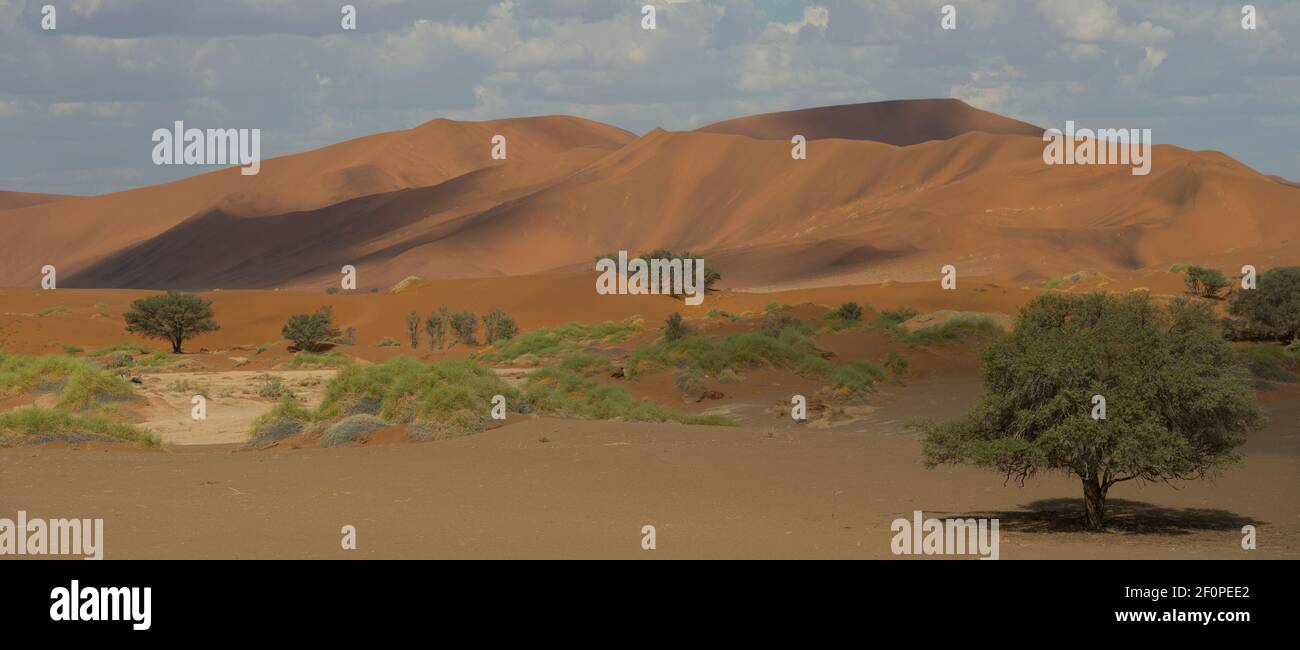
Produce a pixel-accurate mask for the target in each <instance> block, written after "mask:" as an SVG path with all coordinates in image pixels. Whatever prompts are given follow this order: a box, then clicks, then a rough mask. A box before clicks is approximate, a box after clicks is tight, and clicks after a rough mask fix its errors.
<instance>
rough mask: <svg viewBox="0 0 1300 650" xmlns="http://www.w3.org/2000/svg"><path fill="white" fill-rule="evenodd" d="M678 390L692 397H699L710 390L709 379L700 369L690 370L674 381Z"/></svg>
mask: <svg viewBox="0 0 1300 650" xmlns="http://www.w3.org/2000/svg"><path fill="white" fill-rule="evenodd" d="M673 383H674V384H676V386H677V390H680V391H682V393H684V394H686V395H689V396H691V397H698V396H699V395H700V394H702V393H703V392H704V391H706V390H708V389H709V378H708V377H706V376H705V375H704V373H703V372H702V371H701V370H700V369H699V368H689V369H687V370H686V372H683V373H681V374H680V375H677V378H676V379H675V380H673Z"/></svg>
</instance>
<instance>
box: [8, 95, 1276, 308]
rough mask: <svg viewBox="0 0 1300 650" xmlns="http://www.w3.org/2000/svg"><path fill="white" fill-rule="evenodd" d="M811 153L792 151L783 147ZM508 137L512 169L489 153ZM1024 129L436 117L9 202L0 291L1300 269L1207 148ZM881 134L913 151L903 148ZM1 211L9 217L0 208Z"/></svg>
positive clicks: (1006, 123)
mask: <svg viewBox="0 0 1300 650" xmlns="http://www.w3.org/2000/svg"><path fill="white" fill-rule="evenodd" d="M794 132H801V133H803V134H804V135H806V136H808V137H809V138H810V139H811V140H812V141H811V142H810V143H809V144H808V159H807V160H792V159H791V156H790V147H791V145H790V143H789V135H792V134H793V133H794ZM496 133H502V134H504V135H506V136H507V137H508V142H509V150H508V151H509V159H508V160H507V161H494V160H492V159H491V158H490V149H491V144H490V142H491V138H492V136H493V135H494V134H496ZM1037 133H1039V129H1038V127H1034V126H1032V125H1028V124H1024V123H1022V122H1016V121H1014V120H1009V119H1006V118H1002V117H999V116H996V115H992V114H990V113H986V112H984V111H979V110H976V109H974V108H971V107H969V106H967V105H965V104H963V103H961V102H958V101H954V100H924V101H908V102H884V103H878V104H858V105H850V106H835V107H827V108H818V109H808V110H805V111H791V112H787V113H779V114H772V115H761V116H755V117H751V118H742V119H740V120H732V121H729V122H723V123H719V124H716V125H712V126H710V127H705V128H704V129H702V130H701V131H698V132H666V131H663V130H655V131H652V132H650V133H648V134H646V135H644V136H642V137H640V138H636V137H634V136H632V135H631V134H628V133H626V132H624V131H621V130H619V129H616V128H614V127H610V126H606V125H603V124H599V123H596V122H590V121H586V120H579V119H576V118H567V117H542V118H521V119H511V120H499V121H495V122H475V123H471V122H451V121H447V120H435V121H432V122H429V123H427V124H424V125H422V126H420V127H417V128H415V129H411V130H409V131H400V132H394V133H386V134H380V135H376V136H369V137H365V138H359V139H357V140H351V141H348V142H344V143H341V144H338V145H334V146H331V147H326V148H324V149H320V150H317V151H312V152H307V153H303V154H297V155H293V156H286V157H283V158H277V159H273V160H269V161H266V162H265V163H264V164H263V166H262V172H261V174H259V175H257V176H241V175H239V172H238V171H237V170H234V169H227V170H222V171H218V172H212V173H208V174H202V175H199V176H195V177H192V178H189V179H186V180H183V181H178V182H176V183H171V184H167V185H161V186H156V187H148V188H142V189H137V190H131V191H127V192H119V193H115V194H110V195H105V196H99V197H73V198H66V199H62V200H57V201H52V202H47V203H41V204H36V205H28V206H26V207H12V208H9V209H3V208H0V238H3V239H4V241H6V244H7V245H6V252H7V253H8V254H7V255H6V256H4V257H3V259H0V286H27V287H34V286H37V283H38V282H39V279H40V276H39V273H38V271H39V269H40V268H41V267H42V266H43V265H45V264H53V265H55V266H56V267H57V268H58V269H59V278H60V286H63V287H134V288H182V289H192V290H205V289H213V288H223V289H236V288H275V287H299V288H305V287H314V288H320V287H324V286H328V285H332V284H336V283H337V281H338V274H339V269H340V268H341V267H342V266H343V265H345V264H352V265H354V266H356V267H357V268H358V270H359V272H360V278H361V282H362V283H363V284H364V285H366V286H372V287H373V286H384V287H386V286H389V285H391V284H393V283H395V282H397V281H399V280H401V279H402V278H404V277H406V276H409V275H416V276H420V277H424V278H467V277H469V278H473V277H490V276H495V275H527V274H536V273H540V272H547V271H557V270H560V271H571V270H576V269H580V268H589V265H590V264H591V260H592V258H593V256H595V255H597V254H603V253H606V252H610V251H614V250H619V249H626V250H630V251H633V252H640V251H644V250H649V249H652V248H658V247H662V246H667V247H672V248H675V249H689V250H691V251H693V252H696V253H702V254H705V255H706V257H708V258H709V259H710V260H711V264H713V265H714V266H717V267H718V268H719V269H720V270H721V271H722V273H723V276H724V283H723V284H724V285H726V286H731V287H734V288H764V289H772V288H794V287H809V286H831V285H845V284H861V283H870V282H880V281H885V280H898V281H921V280H932V279H933V278H935V277H936V275H937V273H938V269H939V268H940V267H941V266H943V265H945V264H953V265H956V266H957V268H958V270H959V273H960V274H964V275H967V276H972V275H974V276H980V275H983V276H988V277H990V278H992V279H996V280H1011V279H1014V280H1016V281H1021V282H1041V281H1042V280H1045V279H1047V278H1049V277H1052V276H1055V275H1062V274H1066V273H1072V272H1074V271H1080V270H1092V271H1100V272H1105V273H1117V272H1124V271H1135V270H1153V269H1161V270H1163V269H1167V268H1168V266H1169V265H1170V264H1172V263H1175V262H1184V261H1193V262H1196V263H1202V264H1214V265H1219V266H1220V267H1221V268H1224V269H1225V270H1228V271H1233V272H1235V271H1236V269H1238V268H1240V266H1241V265H1242V264H1253V265H1255V266H1256V267H1257V268H1260V269H1265V268H1268V267H1271V266H1277V265H1280V264H1292V263H1297V262H1300V247H1297V246H1296V245H1295V243H1296V241H1295V240H1296V239H1297V238H1300V219H1298V218H1297V217H1296V210H1295V209H1294V207H1295V205H1296V201H1297V199H1300V188H1296V187H1294V186H1292V185H1289V184H1286V183H1282V182H1279V181H1277V180H1275V179H1272V178H1269V177H1267V176H1264V175H1262V174H1259V173H1258V172H1256V171H1254V170H1252V169H1250V168H1248V167H1246V166H1244V165H1242V164H1241V163H1238V162H1237V161H1235V160H1233V159H1231V158H1229V157H1227V156H1225V155H1223V154H1220V153H1216V152H1193V151H1187V150H1184V149H1181V148H1178V147H1175V146H1169V145H1161V146H1157V147H1155V151H1154V156H1153V165H1152V171H1151V173H1150V174H1149V175H1147V176H1133V175H1131V174H1130V170H1129V168H1128V167H1120V166H1072V165H1061V166H1051V167H1049V166H1046V165H1044V164H1043V162H1042V151H1043V142H1042V140H1041V138H1040V137H1038V135H1036V134H1037ZM894 143H898V144H902V145H904V146H895V144H894ZM0 205H3V204H2V203H0Z"/></svg>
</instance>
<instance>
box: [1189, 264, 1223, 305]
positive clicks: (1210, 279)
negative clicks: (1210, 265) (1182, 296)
mask: <svg viewBox="0 0 1300 650" xmlns="http://www.w3.org/2000/svg"><path fill="white" fill-rule="evenodd" d="M1183 283H1184V284H1186V285H1187V290H1188V291H1189V292H1191V293H1193V294H1195V295H1198V296H1201V297H1202V298H1217V297H1219V292H1220V291H1223V290H1224V289H1227V288H1228V285H1229V284H1230V283H1229V282H1228V278H1227V277H1225V276H1224V275H1223V273H1222V272H1221V271H1219V270H1217V269H1207V268H1204V267H1200V266H1188V267H1187V270H1186V271H1185V275H1184V277H1183Z"/></svg>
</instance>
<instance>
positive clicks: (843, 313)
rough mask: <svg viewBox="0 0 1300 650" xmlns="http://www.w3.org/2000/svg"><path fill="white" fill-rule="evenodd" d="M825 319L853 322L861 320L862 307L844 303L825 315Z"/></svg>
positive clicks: (856, 304)
mask: <svg viewBox="0 0 1300 650" xmlns="http://www.w3.org/2000/svg"><path fill="white" fill-rule="evenodd" d="M826 317H827V318H832V319H835V320H840V321H845V322H853V321H860V320H862V307H861V306H859V305H858V303H856V302H846V303H844V304H842V305H840V306H839V307H837V308H835V309H833V310H831V312H830V313H828V314H826Z"/></svg>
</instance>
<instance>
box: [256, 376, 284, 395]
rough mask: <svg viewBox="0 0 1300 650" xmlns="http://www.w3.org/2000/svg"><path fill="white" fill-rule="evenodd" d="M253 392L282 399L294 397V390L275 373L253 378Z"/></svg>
mask: <svg viewBox="0 0 1300 650" xmlns="http://www.w3.org/2000/svg"><path fill="white" fill-rule="evenodd" d="M253 392H254V393H256V394H257V396H258V397H266V398H269V399H280V398H283V397H293V390H291V389H290V388H289V387H288V386H286V385H284V380H282V379H280V378H279V377H276V376H275V375H267V374H262V375H258V376H257V377H254V378H253Z"/></svg>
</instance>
